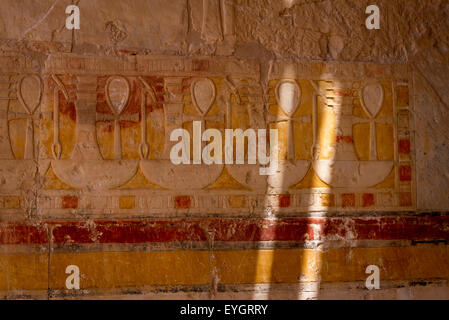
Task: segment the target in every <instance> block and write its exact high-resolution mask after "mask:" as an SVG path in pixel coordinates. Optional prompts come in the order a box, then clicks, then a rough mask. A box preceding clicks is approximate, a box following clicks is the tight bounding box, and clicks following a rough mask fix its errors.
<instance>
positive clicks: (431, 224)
mask: <svg viewBox="0 0 449 320" xmlns="http://www.w3.org/2000/svg"><path fill="white" fill-rule="evenodd" d="M72 3H75V4H77V5H78V6H79V8H80V10H81V29H80V30H73V31H70V30H67V29H66V28H65V19H66V17H67V15H66V14H65V8H66V7H67V5H69V4H72ZM369 4H373V3H372V1H365V0H334V1H330V0H328V1H321V0H279V1H270V0H171V1H165V0H133V1H131V2H130V1H121V0H90V1H87V0H77V1H70V0H51V1H50V0H41V1H33V0H2V4H1V8H2V9H1V11H0V223H1V226H0V244H1V250H0V292H1V295H2V297H4V298H16V297H30V298H55V299H59V298H64V297H75V298H86V297H87V298H89V297H112V298H130V297H131V298H160V299H164V298H192V299H193V298H219V299H220V298H271V299H276V298H288V299H298V298H299V299H316V298H323V299H338V298H358V299H385V298H398V299H410V298H415V299H425V298H442V299H443V298H447V296H448V294H449V291H448V285H447V279H448V278H449V269H448V266H449V251H448V247H447V241H448V239H449V236H448V234H447V230H448V223H449V222H448V220H447V214H446V211H448V209H449V166H448V159H449V142H448V141H449V125H448V121H447V120H448V119H449V61H448V60H449V19H448V15H449V1H447V0H446V1H445V0H429V1H418V0H416V1H415V0H413V1H412V0H394V1H390V0H377V1H376V3H375V4H377V5H378V6H379V7H380V12H381V23H380V25H381V29H380V30H367V29H366V27H365V19H366V17H367V15H366V14H365V8H366V7H367V6H368V5H369ZM290 93H292V94H295V95H296V96H295V97H296V98H293V100H288V99H283V97H282V95H284V94H290ZM380 96H382V99H381V100H379V97H380ZM298 97H299V98H298ZM295 99H296V100H295ZM378 100H379V101H380V103H379V102H378ZM289 101H296V102H297V103H293V104H292V103H290V102H289ZM28 119H29V120H28ZM193 120H199V121H202V122H203V124H204V125H206V126H207V127H210V128H217V129H219V130H222V131H223V129H225V128H234V129H235V128H242V129H247V128H254V129H260V128H268V127H273V128H278V129H279V132H280V154H279V155H280V158H281V167H280V169H279V172H277V173H276V174H274V175H273V176H270V177H268V178H266V177H263V176H259V175H258V174H257V173H258V169H259V167H258V166H251V165H242V166H238V165H233V166H226V167H225V166H220V165H214V166H207V165H199V166H193V165H191V166H173V165H171V163H170V162H169V158H168V155H169V151H170V147H171V146H172V145H173V143H172V142H170V141H169V133H170V131H171V130H172V129H175V128H179V127H184V128H185V129H187V130H189V131H192V124H191V123H192V121H193ZM374 123H376V124H375V125H374ZM370 125H371V126H374V128H376V130H374V131H373V130H372V128H373V127H370ZM118 128H119V129H118ZM370 128H371V129H370ZM56 136H57V137H58V139H55V137H56ZM374 140H375V143H374ZM317 147H319V149H320V153H319V154H317V153H316V152H317ZM311 150H313V151H311ZM217 216H218V217H220V218H222V219H218V218H217ZM69 264H77V265H79V266H80V269H81V273H82V280H81V290H77V291H69V290H65V287H64V283H65V278H66V277H67V275H66V274H65V267H66V266H67V265H69ZM369 264H376V265H379V267H380V269H381V279H382V281H383V282H382V289H381V290H379V291H377V290H376V291H368V290H367V289H365V288H364V280H365V278H366V276H367V275H365V273H364V271H365V268H366V266H367V265H369ZM155 265H158V266H159V268H155V267H154V266H155ZM139 266H144V267H143V269H145V270H150V272H144V270H143V269H142V268H140V269H139ZM104 274H110V277H107V278H105V277H104V276H103V275H104Z"/></svg>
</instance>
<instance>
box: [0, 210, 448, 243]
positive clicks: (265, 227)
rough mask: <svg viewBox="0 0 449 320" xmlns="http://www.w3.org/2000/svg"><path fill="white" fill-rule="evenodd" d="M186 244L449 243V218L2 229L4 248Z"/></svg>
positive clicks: (53, 223)
mask: <svg viewBox="0 0 449 320" xmlns="http://www.w3.org/2000/svg"><path fill="white" fill-rule="evenodd" d="M50 229H51V232H50V233H51V235H52V241H53V243H54V244H64V243H78V244H87V243H151V242H177V241H178V242H183V241H208V239H210V240H213V241H304V240H328V241H332V240H339V239H346V240H364V239H366V240H427V241H435V240H449V216H421V217H416V216H402V217H375V218H341V217H339V218H283V219H277V220H273V219H260V218H257V219H256V218H248V219H244V218H229V219H218V218H205V219H155V220H140V221H139V220H110V221H108V220H96V221H92V222H89V223H86V222H77V221H46V222H43V223H42V224H41V225H40V226H39V227H35V226H31V225H17V224H4V225H0V244H44V243H48V238H47V231H46V230H50Z"/></svg>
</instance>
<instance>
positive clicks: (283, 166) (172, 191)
mask: <svg viewBox="0 0 449 320" xmlns="http://www.w3.org/2000/svg"><path fill="white" fill-rule="evenodd" d="M259 75H260V72H259V67H258V65H257V64H256V63H255V62H254V61H252V60H242V59H226V58H180V57H170V56H164V57H158V56H156V57H139V56H138V57H136V58H135V60H134V61H131V60H130V59H128V58H125V59H117V58H109V57H94V56H91V57H78V56H74V55H53V56H50V58H49V59H48V60H47V62H46V66H45V69H44V71H43V72H42V75H38V74H37V73H29V72H23V73H20V74H19V75H14V74H9V73H5V74H4V75H2V79H4V80H5V82H3V83H2V85H3V87H2V88H3V89H2V92H1V97H2V100H0V103H1V104H0V107H1V109H0V111H1V112H2V115H3V116H2V117H1V120H2V122H1V126H0V129H1V130H2V132H4V133H5V136H7V137H8V139H2V140H1V149H0V152H1V155H2V160H1V161H2V168H6V170H5V169H3V170H2V171H1V172H0V174H1V178H2V181H6V182H7V183H3V184H2V186H1V189H0V190H1V192H5V191H6V190H10V191H11V192H12V191H14V190H16V191H18V190H19V189H20V186H21V179H22V178H23V179H32V178H30V177H29V176H28V178H27V177H26V175H25V174H24V172H28V174H30V175H33V174H36V169H37V168H36V164H34V161H31V162H30V160H27V159H38V160H39V161H40V162H41V163H40V165H39V168H40V169H39V173H38V174H39V175H40V176H41V179H42V181H44V182H43V187H42V188H40V190H39V191H38V194H39V199H41V202H39V203H41V204H42V206H43V207H42V208H45V214H47V215H58V214H63V213H64V212H66V211H67V210H81V209H83V210H88V212H89V213H90V214H93V215H95V214H100V215H102V214H104V213H105V212H112V213H114V214H126V213H127V212H131V211H132V212H133V214H134V215H135V214H137V215H138V214H139V213H142V214H143V213H144V212H148V210H150V211H151V212H153V213H154V214H155V215H158V214H170V212H172V211H173V210H175V211H178V210H188V212H196V213H206V212H209V213H210V210H212V211H214V212H215V211H216V212H229V213H232V212H235V213H238V212H240V213H241V212H243V211H242V210H244V211H245V212H247V211H248V210H249V211H250V212H255V213H260V214H262V213H263V210H264V209H263V208H264V207H265V201H266V199H268V198H267V194H269V195H270V197H272V196H283V197H284V196H287V197H288V198H289V201H288V203H289V205H288V206H281V207H280V208H278V209H279V210H281V212H287V213H288V212H301V211H304V210H305V211H308V210H323V209H324V208H326V210H336V209H339V210H342V209H344V210H346V209H348V210H349V209H355V208H357V209H362V210H364V209H366V210H372V208H373V207H374V206H375V207H376V210H403V209H404V208H411V207H413V206H414V203H415V202H414V201H415V200H414V199H415V195H414V191H413V190H414V187H413V185H414V174H413V168H414V164H413V161H412V158H411V157H410V155H409V154H410V152H411V151H410V147H409V149H408V151H407V150H405V147H404V146H405V144H406V142H408V145H409V146H410V145H411V143H412V141H413V140H412V137H411V136H410V130H409V124H410V117H411V115H410V111H409V110H410V106H409V105H408V104H405V103H404V102H403V101H405V100H404V99H403V97H402V96H403V95H404V93H403V91H405V90H407V92H408V90H409V85H408V82H407V79H408V71H407V70H406V69H405V70H403V69H395V68H393V67H390V66H386V67H385V66H383V67H380V66H376V65H370V64H318V63H303V64H301V63H297V64H288V63H275V64H274V65H273V68H272V71H271V73H270V75H269V81H268V85H267V87H265V88H263V87H262V85H261V82H260V79H259ZM5 83H6V84H5ZM407 94H408V93H407ZM8 101H9V102H8ZM11 101H15V104H14V103H12V104H11V103H10V102H11ZM17 108H19V109H20V108H22V109H20V111H19V109H17ZM39 110H41V111H39ZM17 119H21V120H20V121H24V128H26V130H25V131H24V133H22V138H20V139H21V140H22V144H20V143H18V142H17V141H19V140H20V139H19V138H18V135H19V136H20V134H19V133H18V131H17V130H16V131H14V129H11V128H12V126H13V122H14V121H17ZM194 121H199V122H200V123H201V128H202V130H205V129H208V128H214V129H218V130H219V131H220V132H222V133H223V134H224V130H225V129H242V130H246V129H248V128H252V129H270V128H271V129H273V128H276V129H278V132H279V150H278V151H279V152H278V154H277V156H278V158H279V167H278V170H277V171H276V172H275V173H274V174H272V175H270V176H268V177H267V176H263V175H260V174H259V168H260V165H258V164H256V165H254V164H246V163H245V164H224V163H223V164H212V165H207V164H204V163H198V164H190V165H187V164H186V165H183V164H181V165H175V164H173V163H172V162H171V160H170V159H169V154H170V150H171V147H172V146H173V145H174V144H175V143H176V142H173V141H170V139H169V137H170V133H171V132H172V130H174V129H177V128H184V129H185V130H187V131H188V132H190V134H192V124H193V122H194ZM36 122H40V124H37V123H36ZM39 127H40V130H36V128H39ZM14 141H16V142H14ZM37 141H38V142H39V143H38V142H37ZM204 144H205V143H204V142H203V145H204ZM12 145H15V147H14V148H15V149H16V150H19V149H20V148H21V150H22V151H20V152H17V151H15V152H14V150H13V149H14V148H12V147H11V146H12ZM37 145H39V146H37ZM191 148H194V147H193V146H192V147H191ZM407 152H408V153H407ZM19 153H20V154H19ZM18 155H19V156H18ZM20 155H22V156H20ZM245 156H246V157H247V154H246V155H245ZM19 178H21V179H19ZM22 182H23V181H22ZM19 193H20V192H18V193H17V194H18V195H19ZM100 194H101V196H102V197H105V199H107V201H106V202H105V203H104V206H103V207H101V208H96V207H95V205H94V204H93V203H92V201H93V200H92V199H94V198H95V197H98V196H99V195H100ZM348 194H349V195H350V198H351V199H352V198H353V199H354V200H353V201H352V202H351V205H350V206H348V203H347V202H345V200H344V199H347V198H348V196H347V195H348ZM67 195H70V196H71V197H76V198H77V199H78V200H77V202H76V206H73V207H68V208H64V206H63V205H61V203H64V202H58V201H57V200H55V199H58V198H59V197H64V196H67ZM343 195H345V196H343ZM123 197H127V199H128V198H132V199H133V201H131V203H132V204H133V206H130V207H128V206H126V207H124V206H121V205H120V203H123V201H122V202H121V200H120V199H122V198H123ZM177 197H186V198H189V201H184V202H183V201H181V202H179V201H176V199H177ZM238 197H243V198H244V199H245V201H243V202H242V201H239V200H238V199H239V198H238ZM45 199H50V200H45ZM52 199H53V200H52ZM156 203H158V204H157V205H156ZM177 203H188V204H189V205H188V206H187V207H182V208H179V207H177ZM270 203H272V202H270ZM283 203H286V202H283ZM209 206H212V207H209ZM131 209H132V210H131ZM130 210H131V211H130Z"/></svg>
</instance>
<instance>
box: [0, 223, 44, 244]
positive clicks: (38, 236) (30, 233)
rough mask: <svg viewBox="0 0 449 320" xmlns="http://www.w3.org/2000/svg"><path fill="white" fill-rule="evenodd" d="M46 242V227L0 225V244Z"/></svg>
mask: <svg viewBox="0 0 449 320" xmlns="http://www.w3.org/2000/svg"><path fill="white" fill-rule="evenodd" d="M47 242H48V234H47V227H46V226H45V225H43V226H39V227H36V226H32V225H19V224H15V223H14V224H7V225H2V226H0V244H45V243H47Z"/></svg>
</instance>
